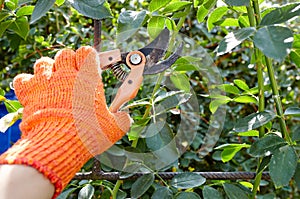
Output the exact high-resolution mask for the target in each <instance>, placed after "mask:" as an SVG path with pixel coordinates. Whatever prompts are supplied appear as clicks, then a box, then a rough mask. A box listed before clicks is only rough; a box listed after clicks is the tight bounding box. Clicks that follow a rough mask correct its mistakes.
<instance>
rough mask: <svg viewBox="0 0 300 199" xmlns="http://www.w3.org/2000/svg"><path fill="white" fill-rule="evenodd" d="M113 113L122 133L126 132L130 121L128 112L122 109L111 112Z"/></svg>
mask: <svg viewBox="0 0 300 199" xmlns="http://www.w3.org/2000/svg"><path fill="white" fill-rule="evenodd" d="M113 115H114V118H115V120H116V122H117V125H118V127H119V128H120V129H121V131H123V132H124V134H125V133H127V132H128V131H129V129H130V126H131V123H132V120H131V118H130V116H129V114H128V113H126V112H124V111H121V112H117V113H113Z"/></svg>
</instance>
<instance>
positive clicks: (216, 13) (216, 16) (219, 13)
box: [207, 6, 228, 31]
mask: <svg viewBox="0 0 300 199" xmlns="http://www.w3.org/2000/svg"><path fill="white" fill-rule="evenodd" d="M227 11H228V8H227V7H226V6H222V7H218V8H216V9H214V10H213V11H212V12H211V14H210V15H209V16H208V19H207V29H208V31H211V30H212V28H213V27H214V23H215V22H217V21H219V20H220V19H221V18H222V17H223V15H224V14H226V13H227Z"/></svg>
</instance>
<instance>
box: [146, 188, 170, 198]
mask: <svg viewBox="0 0 300 199" xmlns="http://www.w3.org/2000/svg"><path fill="white" fill-rule="evenodd" d="M161 198H164V199H172V198H173V197H172V191H171V190H170V189H169V188H168V187H159V188H158V189H155V191H154V193H153V195H152V196H151V199H161Z"/></svg>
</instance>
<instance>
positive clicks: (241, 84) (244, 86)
mask: <svg viewBox="0 0 300 199" xmlns="http://www.w3.org/2000/svg"><path fill="white" fill-rule="evenodd" d="M233 82H234V84H235V85H237V86H238V87H239V88H240V89H242V90H244V91H247V90H249V86H248V85H247V84H246V82H245V81H243V80H240V79H235V80H233Z"/></svg>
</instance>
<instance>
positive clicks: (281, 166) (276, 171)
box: [269, 145, 298, 188]
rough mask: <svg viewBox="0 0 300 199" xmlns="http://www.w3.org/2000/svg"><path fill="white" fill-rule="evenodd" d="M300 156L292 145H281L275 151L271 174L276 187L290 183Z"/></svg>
mask: <svg viewBox="0 0 300 199" xmlns="http://www.w3.org/2000/svg"><path fill="white" fill-rule="evenodd" d="M297 161H298V156H297V154H296V152H295V150H294V148H293V147H292V146H289V145H286V146H283V147H280V148H279V149H278V150H276V151H275V152H274V153H273V156H272V158H271V161H270V166H269V168H270V176H271V179H272V180H273V183H274V184H275V187H277V188H279V187H283V186H287V185H288V184H289V181H290V180H291V178H292V177H293V175H294V173H295V171H296V168H297Z"/></svg>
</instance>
